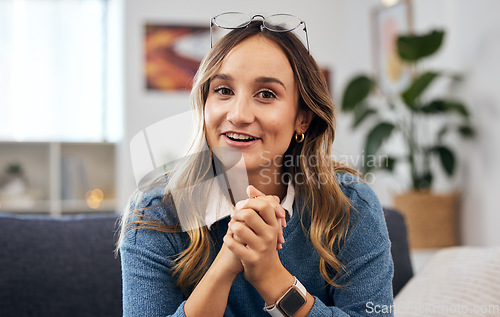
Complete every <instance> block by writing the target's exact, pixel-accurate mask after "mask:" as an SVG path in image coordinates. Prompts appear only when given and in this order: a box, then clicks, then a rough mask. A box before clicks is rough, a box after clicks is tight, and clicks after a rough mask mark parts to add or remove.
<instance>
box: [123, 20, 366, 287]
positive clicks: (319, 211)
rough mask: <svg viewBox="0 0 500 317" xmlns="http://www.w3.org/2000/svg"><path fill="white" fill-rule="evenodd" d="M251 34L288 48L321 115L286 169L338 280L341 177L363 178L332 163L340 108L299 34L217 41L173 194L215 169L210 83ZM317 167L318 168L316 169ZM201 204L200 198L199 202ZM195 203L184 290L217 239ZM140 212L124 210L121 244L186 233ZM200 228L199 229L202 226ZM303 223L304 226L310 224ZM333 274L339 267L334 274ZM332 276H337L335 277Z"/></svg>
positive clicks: (196, 97)
mask: <svg viewBox="0 0 500 317" xmlns="http://www.w3.org/2000/svg"><path fill="white" fill-rule="evenodd" d="M252 36H264V37H266V38H267V39H270V40H272V41H273V42H275V43H276V44H278V45H279V47H280V48H281V49H282V50H283V52H284V53H285V55H286V56H287V58H288V60H289V62H290V65H291V67H292V70H293V73H294V76H295V82H296V84H297V88H298V91H299V108H301V109H304V110H309V111H311V112H312V113H314V118H313V119H312V122H311V124H310V126H309V128H308V130H307V132H306V134H305V139H304V141H303V142H301V143H297V142H294V141H291V143H290V146H289V148H288V149H287V151H286V153H285V154H284V157H285V158H290V159H293V160H294V162H299V164H283V166H287V167H286V168H285V167H284V168H285V169H286V170H283V172H286V173H288V174H289V175H291V176H292V180H293V181H295V183H294V187H295V192H296V197H297V198H298V199H300V200H301V201H302V206H303V207H302V208H301V209H300V210H299V217H301V221H302V219H304V216H305V213H308V215H307V216H308V219H310V226H309V227H308V228H305V227H304V229H306V231H307V233H308V235H309V238H310V240H311V242H312V244H313V245H314V247H315V249H316V250H317V251H318V253H319V256H320V264H319V265H320V268H319V269H320V272H321V274H322V276H323V278H324V279H325V281H326V282H327V283H328V284H331V285H334V286H338V285H337V284H336V283H335V275H336V273H339V272H340V271H341V270H342V268H343V267H342V264H341V263H340V262H339V260H338V259H337V257H336V256H335V254H334V253H333V248H334V243H335V241H337V242H338V243H339V247H340V244H341V241H342V240H343V238H344V237H345V236H346V234H347V228H348V226H349V219H350V213H351V212H352V210H351V209H352V206H351V204H350V201H349V199H348V198H347V197H346V196H345V195H344V193H343V192H342V190H341V188H340V185H339V184H338V182H337V179H336V175H337V173H351V174H355V175H359V174H358V173H357V172H356V171H355V170H354V169H352V168H350V167H348V166H346V165H344V164H342V163H340V162H336V161H333V160H332V159H331V148H332V144H333V140H334V138H335V112H334V110H335V106H334V104H333V101H332V99H331V97H330V93H329V91H328V87H327V84H326V81H325V79H324V77H323V74H322V73H321V71H320V69H319V67H318V65H317V64H316V62H315V61H314V59H313V58H312V56H311V55H310V54H309V52H308V50H307V49H306V48H305V46H304V45H303V44H302V42H301V41H300V40H299V39H298V38H297V36H295V35H294V34H293V33H292V32H272V31H268V30H266V29H262V28H261V22H259V21H254V22H252V23H251V24H250V25H249V26H247V27H246V28H242V29H236V30H233V31H231V32H230V33H229V34H227V35H226V36H225V37H224V38H222V39H221V40H220V41H219V42H217V43H216V44H215V45H214V47H213V48H212V49H211V51H210V52H209V53H208V55H207V56H206V57H205V59H204V60H203V62H202V63H201V65H200V67H199V69H198V72H197V74H196V76H195V78H194V83H193V89H192V91H191V95H190V103H191V106H192V108H193V110H194V112H195V115H196V120H197V122H198V126H197V128H198V130H197V131H196V134H195V135H196V136H195V138H194V140H193V144H192V147H191V151H190V152H191V153H196V154H195V155H191V156H189V157H188V158H187V159H186V160H184V161H183V162H180V165H179V166H177V167H176V168H175V169H174V170H173V171H172V172H171V173H169V175H168V181H167V184H166V192H165V193H166V197H168V195H169V194H168V193H170V192H171V191H172V190H175V188H186V187H189V186H192V185H194V184H199V183H200V182H201V181H202V180H204V179H206V177H207V175H209V173H210V171H211V169H212V168H213V166H211V164H212V160H213V153H212V152H211V151H210V149H208V150H207V148H206V138H205V124H204V105H205V102H206V100H207V96H208V92H209V86H210V80H211V78H212V77H213V76H214V75H215V74H216V73H217V71H218V70H219V69H220V67H221V64H222V62H223V61H224V57H225V56H227V55H228V53H229V52H230V51H231V49H233V48H234V47H235V46H236V45H238V44H239V43H241V42H242V41H244V40H245V39H247V38H250V37H252ZM311 163H312V164H311ZM192 195H193V193H192V192H189V191H187V192H186V193H185V194H184V198H183V199H184V200H185V201H190V196H192ZM193 201H196V200H193ZM198 207H199V206H192V209H193V211H192V212H190V213H189V215H188V219H189V221H190V222H192V223H193V224H194V225H193V226H190V227H191V228H195V229H192V230H189V231H187V233H188V235H189V238H190V243H189V246H188V247H187V248H186V249H185V250H184V251H182V252H181V253H180V254H179V255H178V256H177V258H176V259H175V265H174V267H173V273H174V275H175V276H176V279H177V285H178V287H180V288H181V289H182V290H184V291H185V290H186V289H188V288H189V287H193V286H195V285H196V283H198V282H199V281H200V280H201V278H202V277H203V274H204V272H205V271H206V269H207V268H208V265H209V258H210V257H209V255H210V245H211V243H210V235H209V233H208V229H207V227H206V226H203V225H201V224H202V219H199V213H197V212H196V209H197V208H198ZM131 213H137V214H138V215H139V218H138V220H134V221H127V217H128V214H131ZM140 214H141V213H140V210H132V211H129V212H125V213H124V216H123V218H122V230H121V234H120V239H119V241H118V246H119V245H120V244H121V242H122V241H123V237H124V235H125V234H126V232H127V228H128V226H130V225H132V224H135V225H136V226H135V227H134V229H137V228H147V229H153V230H159V231H164V232H179V231H181V229H180V227H179V226H178V225H176V226H166V225H163V224H160V223H158V222H155V221H153V220H150V219H145V218H144V217H140ZM197 223H198V224H200V225H198V226H197V225H196V224H197ZM303 226H304V225H303ZM332 269H333V270H332ZM332 272H333V273H332Z"/></svg>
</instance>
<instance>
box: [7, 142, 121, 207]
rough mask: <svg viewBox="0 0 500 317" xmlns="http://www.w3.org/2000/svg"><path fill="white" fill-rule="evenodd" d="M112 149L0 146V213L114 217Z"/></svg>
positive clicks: (35, 144)
mask: <svg viewBox="0 0 500 317" xmlns="http://www.w3.org/2000/svg"><path fill="white" fill-rule="evenodd" d="M115 148H116V147H115V144H113V143H70V142H0V212H12V213H44V214H47V213H48V214H51V215H53V216H59V215H62V214H67V213H84V212H101V213H102V212H116V203H115V188H116V186H115V179H116V177H115V175H116V173H115V161H116V160H115V156H116V154H115V152H116V151H115Z"/></svg>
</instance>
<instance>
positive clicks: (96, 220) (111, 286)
mask: <svg viewBox="0 0 500 317" xmlns="http://www.w3.org/2000/svg"><path fill="white" fill-rule="evenodd" d="M384 213H385V216H386V221H387V225H388V229H389V236H390V238H391V240H392V254H393V259H394V264H395V274H394V280H393V287H394V293H395V294H397V293H398V292H399V290H400V289H401V288H402V287H403V286H404V284H405V283H406V282H407V281H408V280H409V279H410V278H411V277H412V275H413V272H412V268H411V264H410V258H409V252H408V242H407V238H406V227H405V223H404V219H403V217H402V216H401V214H399V213H398V212H396V211H394V210H389V209H386V210H384ZM116 229H117V215H114V214H110V215H80V216H65V217H61V218H51V217H47V216H21V215H10V214H1V213H0V316H2V317H22V316H30V317H37V316H40V317H42V316H50V317H57V316H72V317H79V316H82V317H83V316H92V317H96V316H121V315H122V300H121V270H120V261H119V259H118V258H115V256H114V253H113V250H114V246H115V241H116V238H117V236H116Z"/></svg>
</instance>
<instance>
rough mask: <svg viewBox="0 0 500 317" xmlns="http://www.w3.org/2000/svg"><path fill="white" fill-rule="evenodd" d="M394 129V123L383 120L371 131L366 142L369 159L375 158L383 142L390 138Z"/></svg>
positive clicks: (366, 153) (366, 152)
mask: <svg viewBox="0 0 500 317" xmlns="http://www.w3.org/2000/svg"><path fill="white" fill-rule="evenodd" d="M392 130H394V124H392V123H390V122H381V123H379V124H378V125H377V126H375V127H374V128H373V129H372V130H371V131H370V133H369V134H368V137H367V138H366V143H365V155H366V156H367V157H368V160H370V159H371V158H373V156H374V155H375V154H376V153H377V151H378V150H379V149H380V147H381V146H382V143H384V141H385V140H386V139H387V138H389V136H390V135H391V133H392Z"/></svg>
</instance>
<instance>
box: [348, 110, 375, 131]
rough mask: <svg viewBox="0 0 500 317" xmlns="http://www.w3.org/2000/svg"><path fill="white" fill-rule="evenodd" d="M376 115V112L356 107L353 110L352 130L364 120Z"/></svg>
mask: <svg viewBox="0 0 500 317" xmlns="http://www.w3.org/2000/svg"><path fill="white" fill-rule="evenodd" d="M376 113H377V110H375V109H372V108H367V107H356V109H355V110H354V122H353V125H352V128H353V129H355V128H357V127H358V126H359V125H360V124H361V123H362V122H363V121H365V119H367V118H368V117H370V116H371V115H374V114H376Z"/></svg>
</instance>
